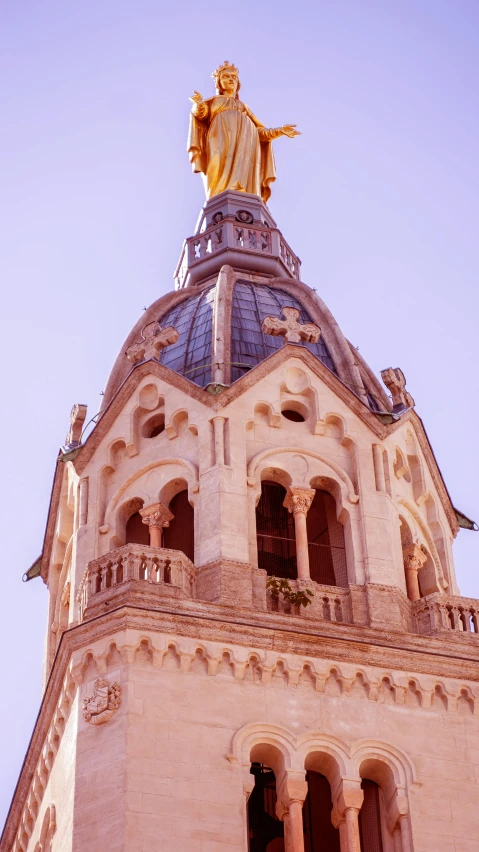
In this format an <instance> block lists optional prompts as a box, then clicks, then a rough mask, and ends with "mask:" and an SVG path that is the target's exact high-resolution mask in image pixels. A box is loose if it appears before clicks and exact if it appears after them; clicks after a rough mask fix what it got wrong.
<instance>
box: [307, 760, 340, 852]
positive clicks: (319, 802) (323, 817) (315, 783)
mask: <svg viewBox="0 0 479 852" xmlns="http://www.w3.org/2000/svg"><path fill="white" fill-rule="evenodd" d="M306 779H307V782H308V794H307V796H306V799H305V800H304V805H303V828H304V852H340V845H339V831H338V829H337V828H335V827H334V825H333V824H332V822H331V811H332V810H333V802H332V799H331V787H330V786H329V781H328V779H327V778H325V777H324V775H320V773H319V772H310V771H308V772H307V773H306Z"/></svg>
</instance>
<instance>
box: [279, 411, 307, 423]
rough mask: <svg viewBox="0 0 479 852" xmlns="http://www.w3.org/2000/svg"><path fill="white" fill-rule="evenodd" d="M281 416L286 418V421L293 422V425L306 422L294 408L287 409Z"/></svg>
mask: <svg viewBox="0 0 479 852" xmlns="http://www.w3.org/2000/svg"><path fill="white" fill-rule="evenodd" d="M281 414H282V415H283V417H286V420H292V421H293V423H304V420H305V418H304V417H303V415H302V414H300V412H299V411H294V410H293V409H292V408H285V409H284V410H283V411H282V412H281Z"/></svg>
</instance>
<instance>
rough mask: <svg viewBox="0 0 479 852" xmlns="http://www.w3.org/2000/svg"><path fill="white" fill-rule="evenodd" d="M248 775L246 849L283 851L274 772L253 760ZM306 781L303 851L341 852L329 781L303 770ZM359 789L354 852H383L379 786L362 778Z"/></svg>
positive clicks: (283, 827) (258, 851)
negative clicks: (250, 783) (251, 780)
mask: <svg viewBox="0 0 479 852" xmlns="http://www.w3.org/2000/svg"><path fill="white" fill-rule="evenodd" d="M251 774H252V775H253V776H254V787H253V790H252V792H251V795H250V797H249V799H248V844H249V846H248V849H249V852H285V850H286V846H285V824H284V822H282V821H281V820H280V818H279V816H278V813H277V807H276V805H277V797H276V778H275V774H274V772H273V770H272V769H270V768H269V767H268V766H265V765H264V764H262V763H253V764H252V765H251ZM306 781H307V785H308V792H307V795H306V798H305V800H304V804H303V808H302V817H303V844H304V852H343V848H344V847H343V846H342V844H341V839H340V832H339V829H338V828H335V826H334V825H333V823H332V821H331V813H332V810H333V803H332V798H331V787H330V785H329V781H328V780H327V778H325V776H324V775H321V774H320V773H319V772H313V771H311V770H308V771H307V773H306ZM361 788H362V791H363V795H364V799H363V804H362V806H361V809H360V811H359V815H358V823H359V837H360V844H361V849H360V850H358V852H384V845H383V828H382V818H381V816H382V815H381V803H380V788H379V786H378V785H377V784H376V783H375V782H374V781H371V780H369V779H363V781H362V783H361Z"/></svg>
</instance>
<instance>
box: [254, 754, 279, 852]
mask: <svg viewBox="0 0 479 852" xmlns="http://www.w3.org/2000/svg"><path fill="white" fill-rule="evenodd" d="M251 774H252V775H254V787H253V790H252V792H251V795H250V797H249V799H248V848H249V852H284V825H283V823H282V822H281V820H280V819H279V818H278V816H277V814H276V778H275V774H274V772H273V770H272V769H270V768H269V767H268V766H264V764H262V763H253V764H252V765H251Z"/></svg>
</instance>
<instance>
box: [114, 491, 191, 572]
mask: <svg viewBox="0 0 479 852" xmlns="http://www.w3.org/2000/svg"><path fill="white" fill-rule="evenodd" d="M168 508H169V509H170V512H171V513H172V514H173V520H172V521H170V525H169V526H168V527H164V529H163V533H162V546H163V547H165V548H168V549H171V550H181V551H182V552H183V553H184V554H185V556H187V557H188V559H190V560H191V562H194V556H195V536H194V510H193V506H191V504H190V503H189V501H188V491H187V489H185V490H184V491H179V492H178V494H175V496H174V497H173V498H172V499H171V500H170V504H169V507H168ZM125 544H142V545H144V546H148V545H149V544H150V532H149V529H148V525H147V524H145V523H143V519H142V517H141V515H140V513H139V512H135V513H134V514H133V515H131V516H130V517H129V518H128V521H127V523H126V528H125Z"/></svg>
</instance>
